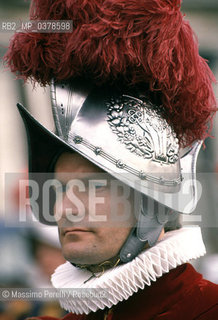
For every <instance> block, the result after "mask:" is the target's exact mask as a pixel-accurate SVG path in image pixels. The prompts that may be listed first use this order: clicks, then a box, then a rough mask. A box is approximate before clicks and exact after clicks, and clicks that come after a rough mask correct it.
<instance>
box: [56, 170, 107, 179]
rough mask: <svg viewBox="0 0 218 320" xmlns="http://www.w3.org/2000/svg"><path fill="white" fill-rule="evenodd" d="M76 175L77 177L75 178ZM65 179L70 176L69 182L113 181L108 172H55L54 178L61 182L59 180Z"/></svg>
mask: <svg viewBox="0 0 218 320" xmlns="http://www.w3.org/2000/svg"><path fill="white" fill-rule="evenodd" d="M74 175H75V176H74ZM61 176H62V177H64V179H66V177H67V176H69V180H68V181H70V180H73V179H80V178H81V179H82V180H93V179H94V180H96V179H97V180H105V179H109V178H110V179H111V178H112V177H111V176H110V175H109V174H108V173H106V172H79V173H75V174H74V173H72V172H54V177H55V178H56V179H57V180H59V178H61Z"/></svg>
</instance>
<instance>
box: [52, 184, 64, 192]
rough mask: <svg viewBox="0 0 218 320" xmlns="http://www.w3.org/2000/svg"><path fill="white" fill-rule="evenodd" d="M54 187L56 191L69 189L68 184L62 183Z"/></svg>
mask: <svg viewBox="0 0 218 320" xmlns="http://www.w3.org/2000/svg"><path fill="white" fill-rule="evenodd" d="M52 188H53V190H54V192H56V193H65V192H66V191H67V185H66V184H62V185H60V186H53V187H52Z"/></svg>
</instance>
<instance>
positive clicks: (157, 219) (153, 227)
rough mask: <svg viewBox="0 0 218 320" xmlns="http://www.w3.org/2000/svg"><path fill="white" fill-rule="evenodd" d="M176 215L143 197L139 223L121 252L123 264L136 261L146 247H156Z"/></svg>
mask: <svg viewBox="0 0 218 320" xmlns="http://www.w3.org/2000/svg"><path fill="white" fill-rule="evenodd" d="M175 215H177V213H176V212H175V213H173V212H172V210H171V209H169V208H167V207H165V206H164V205H162V204H160V203H159V202H157V201H155V200H153V199H151V198H148V197H146V196H142V201H141V208H140V214H139V218H138V222H137V223H136V226H135V227H134V228H133V229H132V231H131V232H130V234H129V236H128V238H127V240H126V242H125V243H124V245H123V247H122V248H121V250H120V260H121V262H123V263H127V262H129V261H131V260H132V259H134V258H135V257H136V256H137V255H138V254H139V253H140V252H141V251H142V250H143V249H144V248H145V246H146V245H147V246H148V247H152V246H154V245H155V244H156V242H157V241H158V238H159V236H160V234H161V231H162V229H163V228H164V225H165V224H166V222H167V221H168V220H169V219H170V218H172V216H175Z"/></svg>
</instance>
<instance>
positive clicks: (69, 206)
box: [55, 188, 88, 222]
mask: <svg viewBox="0 0 218 320" xmlns="http://www.w3.org/2000/svg"><path fill="white" fill-rule="evenodd" d="M87 199H88V195H87V192H84V191H83V192H81V191H79V190H78V189H77V188H71V189H68V190H67V191H66V192H65V193H62V194H60V195H59V196H58V198H57V200H56V204H55V217H56V220H57V219H58V218H59V219H65V220H69V221H71V222H78V221H81V220H82V219H83V218H84V217H85V214H86V210H87V203H88V200H87Z"/></svg>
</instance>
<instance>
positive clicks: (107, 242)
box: [55, 153, 135, 264]
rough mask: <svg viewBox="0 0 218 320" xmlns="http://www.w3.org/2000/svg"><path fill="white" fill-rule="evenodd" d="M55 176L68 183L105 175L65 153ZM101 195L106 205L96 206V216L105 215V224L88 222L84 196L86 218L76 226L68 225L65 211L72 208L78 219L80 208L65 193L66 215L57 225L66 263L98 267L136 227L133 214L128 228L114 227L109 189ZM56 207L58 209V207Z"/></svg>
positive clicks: (121, 209)
mask: <svg viewBox="0 0 218 320" xmlns="http://www.w3.org/2000/svg"><path fill="white" fill-rule="evenodd" d="M55 173H56V178H57V179H59V180H61V182H62V183H63V184H66V183H67V182H68V180H69V179H70V178H72V177H75V175H76V174H78V175H80V174H86V173H89V174H90V173H97V174H98V173H99V174H100V173H103V171H102V170H101V169H100V168H98V167H97V166H95V165H94V164H92V163H91V162H90V161H88V160H87V159H85V158H84V157H82V156H81V155H79V154H77V153H64V154H62V155H61V156H60V157H59V159H58V161H57V163H56V166H55ZM63 173H66V175H65V178H63V176H62V174H63ZM71 174H72V177H71ZM99 192H100V195H101V196H102V197H104V199H105V201H104V203H103V204H99V205H98V206H97V207H98V210H97V214H103V215H104V216H105V217H106V221H103V222H97V223H96V222H95V223H91V222H90V221H88V218H89V208H88V199H87V197H88V196H87V194H85V193H83V194H82V196H81V195H80V197H81V198H82V200H83V203H84V204H85V208H86V214H85V216H84V219H83V220H81V221H79V222H75V223H74V222H69V221H67V225H66V220H67V214H66V211H67V210H66V208H67V207H68V208H69V207H70V208H71V209H72V212H73V214H72V216H73V215H74V216H75V217H76V216H77V208H76V207H75V206H74V204H73V203H72V202H71V201H69V199H67V197H66V194H65V195H64V197H63V203H62V210H63V212H61V219H59V220H58V221H57V224H58V227H59V237H60V242H61V246H62V252H63V255H64V257H65V259H66V260H68V261H70V262H72V263H75V264H98V263H101V262H103V261H105V260H108V259H111V258H112V257H115V256H116V255H117V254H118V253H119V251H120V248H121V247H122V245H123V244H124V242H125V241H126V238H127V237H128V235H129V233H130V230H131V228H132V226H133V225H134V224H135V217H134V215H133V214H132V215H130V216H128V218H127V220H128V221H126V222H127V223H125V226H124V225H123V223H122V222H121V223H119V222H116V223H112V224H111V223H110V219H111V205H112V199H111V197H110V191H109V189H108V188H107V187H104V188H103V189H102V190H100V191H99ZM130 198H131V197H130ZM55 208H56V209H57V206H56V207H55ZM118 211H119V212H118V214H121V215H122V214H124V208H123V207H122V206H119V209H118ZM63 225H64V227H63Z"/></svg>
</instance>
